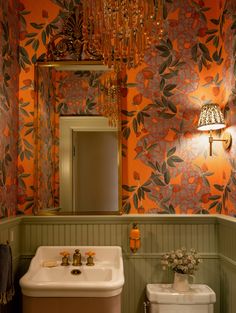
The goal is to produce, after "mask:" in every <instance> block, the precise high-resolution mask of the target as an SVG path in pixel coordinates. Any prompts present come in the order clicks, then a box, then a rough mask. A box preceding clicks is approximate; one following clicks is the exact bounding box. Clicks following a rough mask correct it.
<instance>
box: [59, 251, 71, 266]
mask: <svg viewBox="0 0 236 313" xmlns="http://www.w3.org/2000/svg"><path fill="white" fill-rule="evenodd" d="M60 255H62V260H61V265H62V266H67V265H69V255H70V253H69V252H68V251H62V252H60Z"/></svg>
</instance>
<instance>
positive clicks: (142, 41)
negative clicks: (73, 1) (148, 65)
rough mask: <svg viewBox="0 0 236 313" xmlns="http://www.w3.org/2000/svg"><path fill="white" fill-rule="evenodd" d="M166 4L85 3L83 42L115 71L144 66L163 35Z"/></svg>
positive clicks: (128, 0)
mask: <svg viewBox="0 0 236 313" xmlns="http://www.w3.org/2000/svg"><path fill="white" fill-rule="evenodd" d="M162 1H163V0H96V1H94V0H85V1H84V2H83V39H84V43H85V44H86V42H87V43H88V44H89V45H90V49H91V43H92V45H93V47H94V51H96V53H100V54H101V55H102V56H103V58H104V63H105V64H106V65H108V66H109V67H113V68H114V69H120V68H122V67H123V66H127V68H128V69H130V68H135V67H137V66H138V65H140V64H141V63H142V61H143V59H144V54H145V51H146V50H147V49H148V48H149V47H150V45H151V43H153V42H155V41H157V40H158V39H160V37H161V36H162V34H163V13H162V12H163V3H162Z"/></svg>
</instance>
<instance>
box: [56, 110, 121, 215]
mask: <svg viewBox="0 0 236 313" xmlns="http://www.w3.org/2000/svg"><path fill="white" fill-rule="evenodd" d="M59 151H60V153H59V159H60V162H59V163H60V186H61V187H60V199H61V202H60V206H61V207H62V209H63V211H67V210H68V211H72V212H77V213H83V212H87V213H94V212H100V213H112V212H118V209H119V193H118V190H119V186H118V182H119V140H118V132H117V128H116V127H110V126H109V123H108V119H107V118H104V117H98V116H93V117H91V116H90V117H81V116H80V117H61V118H60V149H59Z"/></svg>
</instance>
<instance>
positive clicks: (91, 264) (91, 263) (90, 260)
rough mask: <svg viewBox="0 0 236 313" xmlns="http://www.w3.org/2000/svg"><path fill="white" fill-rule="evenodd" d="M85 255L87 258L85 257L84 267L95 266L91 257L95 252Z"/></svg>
mask: <svg viewBox="0 0 236 313" xmlns="http://www.w3.org/2000/svg"><path fill="white" fill-rule="evenodd" d="M85 254H86V255H87V256H88V257H87V263H86V265H87V266H93V265H95V264H94V262H93V257H94V255H95V252H93V251H88V252H86V253H85Z"/></svg>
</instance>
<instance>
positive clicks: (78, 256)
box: [72, 249, 82, 266]
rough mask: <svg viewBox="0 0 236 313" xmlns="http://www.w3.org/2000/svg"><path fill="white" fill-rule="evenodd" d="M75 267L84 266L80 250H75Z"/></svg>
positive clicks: (73, 263)
mask: <svg viewBox="0 0 236 313" xmlns="http://www.w3.org/2000/svg"><path fill="white" fill-rule="evenodd" d="M72 265H73V266H80V265H82V262H81V253H80V252H79V249H76V250H75V253H74V254H73V262H72Z"/></svg>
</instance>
